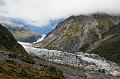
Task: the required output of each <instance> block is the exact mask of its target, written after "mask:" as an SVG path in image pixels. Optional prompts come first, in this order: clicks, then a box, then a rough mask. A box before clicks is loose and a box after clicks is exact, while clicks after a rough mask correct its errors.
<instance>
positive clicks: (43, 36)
mask: <svg viewBox="0 0 120 79" xmlns="http://www.w3.org/2000/svg"><path fill="white" fill-rule="evenodd" d="M45 36H46V35H42V37H41V38H40V39H38V40H37V41H36V42H34V43H37V42H41V41H42V40H43V39H44V38H45Z"/></svg>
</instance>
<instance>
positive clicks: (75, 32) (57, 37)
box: [36, 14, 120, 63]
mask: <svg viewBox="0 0 120 79" xmlns="http://www.w3.org/2000/svg"><path fill="white" fill-rule="evenodd" d="M119 37H120V16H113V15H108V14H91V15H80V16H71V17H69V18H67V19H65V20H64V21H63V22H61V23H60V24H58V25H57V26H56V28H55V29H54V30H52V31H51V32H50V33H48V34H47V35H46V37H45V38H44V40H43V41H41V42H39V43H36V45H38V46H41V47H43V48H47V49H57V50H60V51H65V52H71V53H74V52H77V51H82V52H88V53H97V54H98V55H100V56H103V57H105V58H106V59H108V60H111V61H114V62H117V63H120V61H119V59H120V44H119V42H120V38H119Z"/></svg>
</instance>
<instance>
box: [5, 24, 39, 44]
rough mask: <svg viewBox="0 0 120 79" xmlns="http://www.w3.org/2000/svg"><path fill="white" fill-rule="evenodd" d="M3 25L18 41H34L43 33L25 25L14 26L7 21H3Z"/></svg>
mask: <svg viewBox="0 0 120 79" xmlns="http://www.w3.org/2000/svg"><path fill="white" fill-rule="evenodd" d="M3 25H4V27H6V28H7V29H8V30H9V31H10V32H11V33H12V34H13V35H14V37H15V39H17V41H22V42H30V43H33V42H36V41H37V40H38V39H39V38H41V35H39V34H37V33H35V32H32V31H30V30H29V29H28V28H27V27H25V26H14V25H10V24H7V23H3Z"/></svg>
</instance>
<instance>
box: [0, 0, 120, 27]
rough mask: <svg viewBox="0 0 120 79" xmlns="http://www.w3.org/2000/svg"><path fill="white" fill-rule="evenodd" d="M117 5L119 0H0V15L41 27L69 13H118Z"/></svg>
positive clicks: (69, 14) (119, 3)
mask: <svg viewBox="0 0 120 79" xmlns="http://www.w3.org/2000/svg"><path fill="white" fill-rule="evenodd" d="M1 3H4V4H5V5H2V4H1ZM119 7H120V0H0V16H5V17H12V18H20V19H24V20H26V21H29V22H32V23H33V24H38V25H40V26H41V27H42V26H45V25H46V24H48V23H50V21H51V20H55V19H60V18H67V17H69V16H71V15H80V14H89V13H95V12H103V13H108V14H120V8H119Z"/></svg>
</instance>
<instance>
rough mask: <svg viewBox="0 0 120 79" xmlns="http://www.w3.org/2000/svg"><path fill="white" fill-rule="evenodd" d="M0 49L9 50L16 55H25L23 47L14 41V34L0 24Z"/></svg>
mask: <svg viewBox="0 0 120 79" xmlns="http://www.w3.org/2000/svg"><path fill="white" fill-rule="evenodd" d="M0 50H3V51H9V52H13V53H16V54H18V55H23V56H25V55H27V53H26V51H25V50H24V48H23V47H22V46H21V45H20V44H19V43H18V42H17V41H16V39H15V38H14V36H13V35H12V34H11V33H10V32H9V31H8V30H7V29H6V28H5V27H4V26H3V25H1V24H0Z"/></svg>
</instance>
